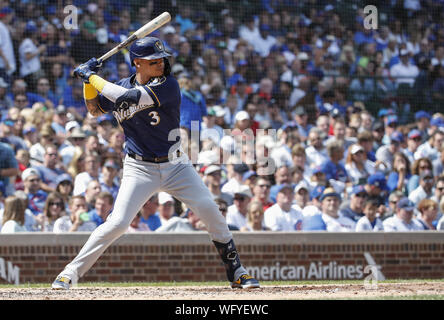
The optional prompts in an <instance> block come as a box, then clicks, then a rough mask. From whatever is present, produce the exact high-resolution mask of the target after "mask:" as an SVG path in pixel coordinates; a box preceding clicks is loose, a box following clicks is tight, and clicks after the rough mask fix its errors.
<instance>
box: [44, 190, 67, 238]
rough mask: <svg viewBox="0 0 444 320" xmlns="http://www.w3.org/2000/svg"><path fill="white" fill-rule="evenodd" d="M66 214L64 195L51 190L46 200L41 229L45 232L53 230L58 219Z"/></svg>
mask: <svg viewBox="0 0 444 320" xmlns="http://www.w3.org/2000/svg"><path fill="white" fill-rule="evenodd" d="M65 215H66V212H65V201H64V199H63V196H62V195H61V194H60V193H58V192H51V193H50V194H48V197H47V198H46V201H45V207H44V209H43V219H41V225H40V230H41V231H44V232H52V231H53V229H54V223H55V222H56V220H57V219H58V218H60V217H63V216H65Z"/></svg>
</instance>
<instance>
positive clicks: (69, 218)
mask: <svg viewBox="0 0 444 320" xmlns="http://www.w3.org/2000/svg"><path fill="white" fill-rule="evenodd" d="M69 212H70V214H69V215H65V216H62V217H60V218H58V219H57V220H56V222H55V223H54V228H53V232H54V233H61V232H74V231H83V232H91V231H94V229H95V228H96V224H95V223H94V222H92V221H89V215H88V212H87V207H86V201H85V197H84V196H82V195H77V196H73V197H72V198H71V199H70V201H69Z"/></svg>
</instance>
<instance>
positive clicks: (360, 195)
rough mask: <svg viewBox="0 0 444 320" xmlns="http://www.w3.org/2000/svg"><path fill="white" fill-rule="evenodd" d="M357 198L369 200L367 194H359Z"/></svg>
mask: <svg viewBox="0 0 444 320" xmlns="http://www.w3.org/2000/svg"><path fill="white" fill-rule="evenodd" d="M356 196H357V197H359V198H367V195H366V194H365V193H357V194H356Z"/></svg>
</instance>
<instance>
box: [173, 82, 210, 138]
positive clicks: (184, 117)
mask: <svg viewBox="0 0 444 320" xmlns="http://www.w3.org/2000/svg"><path fill="white" fill-rule="evenodd" d="M178 81H179V86H180V91H181V93H182V100H181V103H180V115H181V116H180V126H181V127H185V128H188V129H189V130H192V127H191V126H192V125H193V121H196V122H195V124H194V126H196V127H194V128H195V129H196V130H200V129H201V126H202V121H203V119H204V117H206V116H207V105H206V101H205V98H204V96H203V95H202V94H201V93H200V92H199V91H198V90H196V88H195V87H194V85H193V82H192V81H191V77H190V76H189V75H187V74H182V75H181V76H180V77H179V79H178Z"/></svg>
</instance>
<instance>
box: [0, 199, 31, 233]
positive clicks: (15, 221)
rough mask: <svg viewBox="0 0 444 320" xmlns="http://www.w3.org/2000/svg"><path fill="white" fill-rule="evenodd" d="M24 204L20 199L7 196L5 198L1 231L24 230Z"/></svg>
mask: <svg viewBox="0 0 444 320" xmlns="http://www.w3.org/2000/svg"><path fill="white" fill-rule="evenodd" d="M25 210H26V206H25V204H24V202H23V201H22V199H20V198H19V197H16V196H9V197H7V198H6V200H5V209H4V212H3V221H2V227H1V233H16V232H26V231H27V230H26V227H25Z"/></svg>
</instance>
